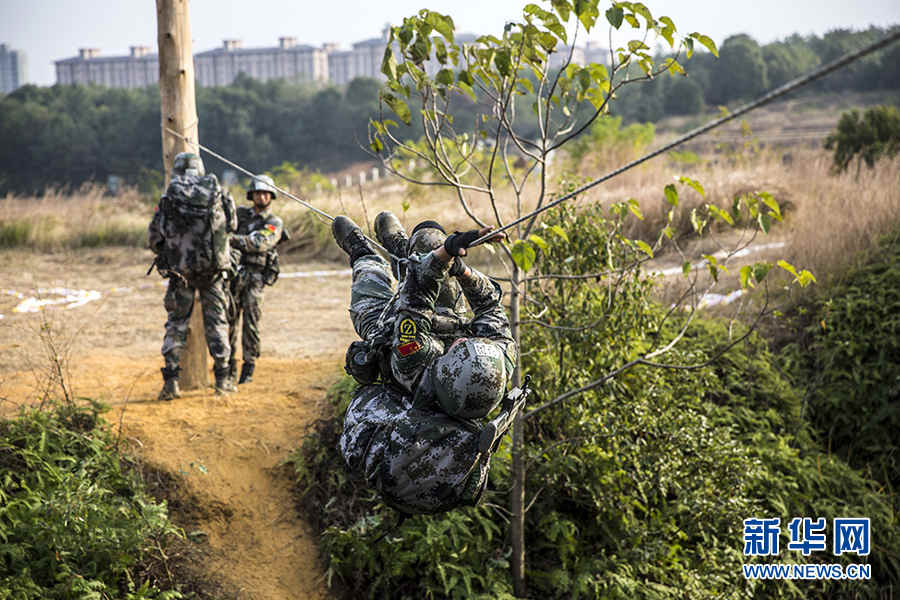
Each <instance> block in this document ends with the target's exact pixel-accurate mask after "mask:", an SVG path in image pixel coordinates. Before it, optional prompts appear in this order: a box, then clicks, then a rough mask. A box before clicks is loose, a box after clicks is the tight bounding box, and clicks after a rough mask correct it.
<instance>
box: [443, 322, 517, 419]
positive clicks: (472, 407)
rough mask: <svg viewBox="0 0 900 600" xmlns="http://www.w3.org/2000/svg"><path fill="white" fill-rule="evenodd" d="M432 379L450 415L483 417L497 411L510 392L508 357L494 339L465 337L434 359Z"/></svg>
mask: <svg viewBox="0 0 900 600" xmlns="http://www.w3.org/2000/svg"><path fill="white" fill-rule="evenodd" d="M431 368H432V381H433V382H434V390H435V395H436V396H437V400H438V403H439V404H440V405H441V408H443V409H444V412H446V413H447V414H449V415H452V416H455V417H461V418H463V419H475V418H478V417H483V416H485V415H487V414H488V413H489V412H491V411H492V410H494V408H495V407H496V406H497V404H499V403H500V400H502V399H503V393H504V392H505V391H506V380H507V373H506V359H505V356H504V354H503V350H502V349H501V348H500V346H498V345H497V344H493V343H491V341H490V340H487V339H481V338H463V339H461V340H457V341H456V342H455V343H454V344H453V345H452V346H451V347H450V349H449V350H448V351H447V353H446V354H444V355H443V356H441V357H440V358H439V359H437V360H436V361H434V363H433V365H432V367H431Z"/></svg>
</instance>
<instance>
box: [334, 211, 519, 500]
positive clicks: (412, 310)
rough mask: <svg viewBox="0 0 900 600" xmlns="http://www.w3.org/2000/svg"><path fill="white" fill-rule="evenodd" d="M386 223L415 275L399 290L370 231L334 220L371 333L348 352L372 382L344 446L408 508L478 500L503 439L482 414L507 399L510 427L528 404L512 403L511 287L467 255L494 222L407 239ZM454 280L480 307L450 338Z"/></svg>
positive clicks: (385, 217)
mask: <svg viewBox="0 0 900 600" xmlns="http://www.w3.org/2000/svg"><path fill="white" fill-rule="evenodd" d="M423 226H424V227H423ZM375 230H376V235H377V237H378V239H379V242H380V243H381V244H382V245H384V246H385V247H386V248H387V249H388V251H389V252H390V253H391V254H392V255H394V256H395V257H397V258H400V259H401V261H400V263H402V264H398V265H396V266H395V269H394V270H395V272H400V271H405V275H404V276H403V279H402V281H401V283H400V291H399V292H398V294H397V295H396V296H395V295H394V294H393V291H392V284H391V268H390V266H389V264H388V263H387V261H385V260H384V259H382V258H381V257H380V256H378V255H376V254H375V252H374V251H373V249H372V247H371V246H370V245H369V243H368V241H367V240H366V238H365V237H364V236H363V234H362V231H361V230H360V228H359V227H358V226H357V225H355V224H354V223H353V222H352V221H351V220H350V219H348V218H346V217H343V216H339V217H337V218H336V219H335V220H334V223H333V224H332V234H333V235H334V238H335V240H336V241H337V243H338V245H339V246H340V247H341V248H342V249H343V250H344V251H345V252H346V253H347V254H348V255H349V257H350V265H351V267H352V268H353V283H352V287H351V299H350V316H351V319H352V320H353V325H354V328H355V329H356V331H357V333H358V334H359V335H360V337H361V338H363V341H361V342H354V343H353V344H352V345H351V346H350V349H349V351H348V354H347V370H348V372H350V373H351V374H352V375H353V376H354V377H355V378H356V379H357V381H359V382H360V383H362V384H363V386H362V387H360V388H359V389H358V390H357V391H356V393H355V395H354V397H353V400H352V401H351V402H350V405H349V407H348V409H347V414H346V418H345V421H344V431H343V433H342V435H341V439H340V447H341V452H342V454H343V455H344V459H345V460H346V462H347V464H348V466H349V467H350V469H351V470H353V471H355V472H358V473H361V474H363V475H364V476H365V477H366V480H367V482H368V484H369V485H370V486H371V487H372V488H374V489H376V490H378V492H379V493H380V494H381V497H382V498H383V499H384V501H385V502H386V503H387V504H389V505H390V506H392V507H394V508H395V509H397V510H399V511H401V512H403V513H405V514H418V513H435V512H442V511H445V510H450V509H452V508H455V507H457V506H461V505H471V504H475V503H477V502H478V500H479V499H480V497H481V495H482V493H483V491H484V489H485V487H486V485H487V474H488V471H489V469H490V464H489V461H490V456H491V454H492V452H493V451H494V450H496V445H495V444H494V442H495V441H496V440H497V439H498V437H497V435H495V434H496V432H497V429H496V428H493V429H490V430H489V428H488V427H485V425H484V424H479V422H478V421H476V420H477V419H481V418H483V417H486V416H487V415H488V413H490V412H491V411H492V410H494V408H495V407H497V406H498V405H500V404H501V402H503V404H504V411H505V413H507V414H506V415H505V418H504V421H503V425H502V426H501V428H500V429H501V430H502V431H501V432H500V435H502V433H505V431H506V428H507V427H508V424H507V423H511V418H512V416H514V414H515V412H516V411H517V410H519V409H520V408H521V404H518V405H513V404H512V403H509V405H508V406H507V401H506V400H504V392H505V391H506V386H507V383H508V382H509V379H510V377H511V375H512V372H513V368H514V365H515V362H516V353H517V349H516V344H515V341H514V340H513V338H512V335H511V332H510V327H509V320H508V317H507V316H506V311H505V310H504V308H503V306H502V305H501V303H500V299H501V295H502V294H501V290H500V286H499V285H498V284H496V283H495V282H493V281H491V280H490V279H489V278H488V277H487V276H485V275H483V274H482V273H480V272H478V271H477V270H475V269H472V268H470V267H468V266H467V265H466V264H465V263H463V261H462V259H461V258H460V257H461V256H462V255H464V254H465V253H466V250H465V248H466V246H467V245H468V244H469V243H471V242H472V241H474V240H475V239H477V238H478V237H480V236H482V235H484V234H486V233H487V232H488V231H489V229H482V230H473V231H467V232H464V233H459V232H456V233H454V234H452V235H450V236H445V235H444V233H443V230H442V229H441V228H440V225H438V224H437V223H435V222H433V221H430V222H426V223H422V224H420V225H419V226H417V228H416V229H414V230H413V235H412V237H411V238H409V239H408V240H407V238H406V236H405V232H403V231H402V228H401V227H400V224H399V221H397V220H396V217H393V215H390V214H389V213H382V214H380V215H379V216H378V218H376V224H375ZM422 236H425V237H427V238H433V239H432V241H431V242H430V243H429V244H428V245H430V246H431V248H432V249H430V250H427V251H425V252H421V253H419V252H416V251H415V248H416V247H417V245H418V244H417V241H418V240H419V238H421V237H422ZM501 237H502V236H498V237H497V238H496V239H495V240H492V241H499V239H501ZM407 246H408V247H409V249H410V250H411V253H410V255H409V256H408V257H406V253H405V252H404V250H405V249H406V248H407ZM400 267H402V268H400ZM450 278H455V280H456V282H457V283H458V284H459V287H460V288H461V290H462V293H463V294H464V295H465V298H466V300H467V301H468V303H469V306H470V308H471V310H472V312H473V313H474V318H473V319H472V321H471V322H469V323H467V324H466V325H465V327H464V329H463V331H461V332H459V333H457V334H455V335H453V336H451V337H453V338H454V339H452V340H451V339H448V338H446V337H445V336H442V335H440V334H439V332H438V329H439V327H438V326H437V325H438V320H437V319H436V317H437V315H438V313H437V311H436V305H437V304H436V303H437V301H438V298H439V296H440V294H441V290H442V289H443V288H444V287H445V286H444V283H445V282H447V281H448V279H450ZM491 423H493V421H492V422H491ZM489 425H490V424H489ZM485 433H488V434H489V435H487V437H485V435H484V434H485ZM485 440H486V441H487V442H488V443H487V444H485V443H484V442H485Z"/></svg>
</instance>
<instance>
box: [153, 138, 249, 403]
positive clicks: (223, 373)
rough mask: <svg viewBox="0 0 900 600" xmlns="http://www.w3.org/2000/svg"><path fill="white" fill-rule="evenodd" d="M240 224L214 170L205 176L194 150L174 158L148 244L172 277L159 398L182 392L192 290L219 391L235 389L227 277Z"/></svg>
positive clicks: (164, 272)
mask: <svg viewBox="0 0 900 600" xmlns="http://www.w3.org/2000/svg"><path fill="white" fill-rule="evenodd" d="M235 229H237V219H236V216H235V208H234V200H233V199H232V198H231V196H230V195H228V193H226V192H225V191H224V190H223V189H222V187H221V186H220V185H219V181H218V179H217V178H216V176H215V175H212V174H210V175H206V170H205V168H204V166H203V161H202V160H201V159H200V157H199V156H198V155H196V154H193V153H190V152H182V153H180V154H178V155H177V156H176V157H175V160H174V161H173V163H172V180H171V181H170V183H169V186H168V187H167V188H166V192H165V194H163V196H162V198H160V200H159V206H157V208H156V212H155V213H154V215H153V220H152V221H151V222H150V226H149V228H148V241H149V245H150V249H151V250H152V251H153V253H154V254H155V255H156V259H155V261H154V264H156V266H157V269H158V270H159V273H160V274H161V275H162V276H163V277H166V278H168V279H169V286H168V289H167V290H166V295H165V299H164V302H163V304H164V306H165V308H166V312H167V313H168V319H167V320H166V334H165V337H164V338H163V345H162V355H163V357H164V358H165V364H166V366H165V367H163V369H162V375H163V388H162V390H161V391H160V392H159V399H160V400H172V399H173V398H178V397H180V396H181V393H180V390H179V387H178V376H179V372H180V370H181V366H180V363H181V353H182V351H183V349H184V345H185V342H186V340H187V330H188V321H189V320H190V317H191V313H192V312H193V308H194V292H195V290H196V291H197V292H199V294H200V304H201V306H202V310H203V329H204V333H205V335H206V344H207V346H208V347H209V353H210V354H211V355H212V357H213V361H214V363H213V365H214V366H213V370H214V372H215V376H216V394H227V393H230V392H234V391H236V390H237V388H235V386H234V382H233V381H231V380H230V379H229V376H228V358H229V356H230V354H231V346H230V344H229V341H228V314H229V313H230V311H231V305H232V300H231V294H230V292H229V290H228V282H227V278H228V277H229V275H230V274H231V273H232V271H233V267H232V263H231V251H230V245H229V239H228V238H229V236H230V234H231V232H233V231H235Z"/></svg>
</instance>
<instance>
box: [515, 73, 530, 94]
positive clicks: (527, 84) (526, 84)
mask: <svg viewBox="0 0 900 600" xmlns="http://www.w3.org/2000/svg"><path fill="white" fill-rule="evenodd" d="M518 83H519V85H521V86H522V87H523V88H525V90H526V91H527V92H528V93H529V94H533V93H534V84H532V83H531V80H530V79H529V78H527V77H520V78H519V82H518Z"/></svg>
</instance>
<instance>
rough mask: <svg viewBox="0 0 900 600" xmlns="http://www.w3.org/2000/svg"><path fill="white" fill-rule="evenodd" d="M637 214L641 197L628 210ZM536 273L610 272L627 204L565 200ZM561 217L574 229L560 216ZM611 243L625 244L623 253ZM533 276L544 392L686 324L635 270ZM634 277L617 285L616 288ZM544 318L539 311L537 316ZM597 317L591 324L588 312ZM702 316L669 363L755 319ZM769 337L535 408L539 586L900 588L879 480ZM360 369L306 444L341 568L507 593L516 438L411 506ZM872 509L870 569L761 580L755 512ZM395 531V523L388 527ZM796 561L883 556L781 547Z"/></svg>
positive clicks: (364, 578) (526, 349)
mask: <svg viewBox="0 0 900 600" xmlns="http://www.w3.org/2000/svg"><path fill="white" fill-rule="evenodd" d="M626 212H627V211H626ZM545 223H546V225H547V229H549V230H550V233H547V234H546V235H545V238H546V239H545V240H544V241H545V243H544V244H540V245H538V248H539V249H538V251H537V256H536V262H535V268H534V270H532V271H531V273H539V272H548V271H550V272H554V273H560V272H561V273H563V274H564V273H566V272H571V273H583V272H602V266H603V265H604V264H607V263H608V262H609V261H610V260H612V261H613V262H615V263H616V264H621V263H622V262H623V261H625V262H627V259H628V253H630V252H635V251H634V249H632V248H629V247H628V246H627V245H626V244H621V243H618V242H616V236H617V231H618V229H619V226H620V223H621V220H620V218H619V217H616V216H615V215H611V216H609V217H604V216H603V214H602V213H601V212H600V211H599V209H588V210H586V211H585V212H583V213H576V212H574V211H566V210H558V211H556V212H555V213H553V216H550V217H549V218H548V220H547V221H546V222H545ZM556 226H559V227H560V228H561V229H562V230H563V231H564V232H566V234H567V236H566V238H565V239H564V238H563V236H560V235H558V234H554V233H552V232H554V231H555V229H554V228H555V227H556ZM610 253H619V255H616V256H612V255H610ZM599 279H600V280H601V281H600V282H593V283H586V282H585V281H584V280H578V281H573V280H554V281H552V282H551V283H548V284H546V285H542V286H540V288H538V286H537V285H535V286H533V287H532V289H531V291H530V294H532V295H533V296H534V297H535V298H536V299H537V300H538V301H539V303H540V304H541V306H544V307H547V308H546V310H544V311H543V312H542V314H541V315H540V319H541V320H542V321H543V322H544V323H545V324H549V325H552V328H548V327H535V326H534V324H533V323H532V324H530V325H529V326H527V327H526V328H525V329H524V333H523V338H522V339H523V341H522V350H523V352H522V356H523V368H524V371H525V372H526V373H528V374H530V375H531V376H532V377H533V378H534V387H535V389H536V394H535V396H536V397H534V400H533V401H532V403H531V404H532V406H531V408H535V407H537V406H540V405H541V404H542V403H543V402H546V401H548V400H551V399H553V398H555V397H556V396H557V395H558V394H560V393H562V392H564V391H567V390H569V389H572V388H574V387H578V386H579V385H583V384H585V383H586V382H588V381H591V380H593V379H595V378H596V377H597V376H598V375H600V374H603V373H605V372H608V371H609V370H611V369H612V368H615V367H616V366H618V365H621V364H622V363H623V362H625V361H627V360H628V359H629V358H632V357H634V356H637V355H640V354H642V353H643V352H646V350H647V349H648V348H650V347H653V346H654V345H658V344H661V343H663V342H665V341H666V340H668V339H670V338H671V336H672V335H673V330H674V325H673V324H672V323H671V322H670V319H667V318H666V315H667V313H666V311H664V310H663V309H662V308H661V307H659V306H658V305H656V304H655V303H653V302H652V301H651V300H650V292H651V285H650V283H649V282H647V281H646V280H645V279H643V278H640V277H636V278H634V279H632V280H629V281H620V282H618V284H617V285H616V286H614V284H613V281H614V278H607V276H602V275H601V276H599ZM614 289H615V294H612V291H613V290H614ZM532 320H537V318H534V319H532ZM586 322H588V323H591V324H592V326H591V327H587V328H585V327H578V326H577V325H584V324H585V323H586ZM742 333H743V331H742V330H741V327H740V326H732V327H729V326H728V324H723V323H719V322H717V321H711V320H704V319H699V320H696V322H695V323H694V324H693V325H692V326H691V327H690V328H689V329H688V330H687V334H686V339H684V340H682V342H681V343H680V344H679V345H678V346H676V348H675V350H673V351H671V352H670V353H668V354H666V355H665V360H666V362H667V363H672V364H685V365H691V364H697V365H699V364H702V363H705V362H706V361H707V360H708V358H710V357H712V356H715V355H716V354H717V353H718V351H719V349H721V348H722V347H724V346H725V345H726V344H728V343H729V342H730V340H732V339H733V336H738V335H742ZM779 366H780V362H779V359H778V358H776V357H775V356H774V355H773V354H771V353H770V352H769V350H768V347H767V344H766V343H765V342H764V341H763V340H761V339H760V338H758V337H756V336H750V337H749V338H748V339H747V340H746V341H745V342H743V343H742V344H740V345H738V346H736V347H735V348H733V349H732V350H731V351H730V352H729V353H728V354H726V355H725V356H724V357H723V358H722V359H720V360H718V361H716V362H715V363H713V364H711V365H708V366H704V367H702V368H697V369H693V370H685V369H660V368H648V367H638V368H633V369H631V370H629V371H626V372H625V373H624V374H622V375H620V376H619V377H617V378H615V379H613V380H611V381H610V382H609V383H607V384H605V385H604V386H601V387H598V388H595V389H593V390H591V391H589V392H587V393H585V394H583V395H582V396H580V397H578V398H576V399H573V400H571V401H569V402H568V403H567V404H559V405H555V406H552V407H550V408H547V409H546V410H543V411H541V412H539V413H537V414H536V415H535V416H534V417H533V418H530V419H529V420H528V421H526V436H525V439H526V461H527V469H526V470H527V473H528V478H527V488H526V503H528V504H530V508H529V510H528V512H527V514H526V525H525V532H526V549H527V556H526V565H527V579H528V582H529V591H530V594H531V596H532V597H545V598H566V599H571V598H645V599H648V600H649V599H669V598H671V599H673V600H674V599H676V598H677V599H681V598H701V599H702V598H759V599H762V598H783V599H787V598H791V599H801V598H811V597H818V598H873V599H875V598H883V597H885V595H886V594H887V595H889V594H890V593H891V590H892V589H896V588H897V586H898V584H900V564H898V560H897V556H898V555H900V533H898V528H897V527H896V516H895V513H894V511H893V508H892V506H891V501H890V498H889V497H888V496H887V495H886V494H885V493H884V492H883V490H882V488H881V486H880V485H879V484H876V483H874V482H873V481H872V480H870V479H868V478H866V477H864V476H863V475H862V474H860V473H859V472H857V471H854V470H853V469H852V468H850V467H848V466H847V464H846V463H844V462H843V461H842V460H841V459H840V458H838V457H836V456H834V455H831V454H829V453H826V452H824V451H823V450H822V448H821V447H820V446H819V445H818V444H817V443H816V442H815V440H814V436H813V435H812V434H811V432H810V427H809V424H808V420H807V419H808V417H809V415H807V414H806V412H805V404H804V399H803V397H802V395H801V393H800V392H798V390H797V389H796V388H795V387H793V386H792V385H791V383H790V382H789V380H788V379H786V378H785V376H784V375H783V374H782V373H781V372H780V370H779ZM352 389H353V386H352V381H348V380H344V381H342V382H341V383H340V384H339V387H337V388H335V390H334V392H333V394H332V403H333V405H334V406H335V413H334V416H333V417H332V418H330V419H326V420H324V421H322V422H320V423H319V424H318V426H317V427H316V428H315V430H314V432H313V433H311V435H310V436H309V437H307V439H306V440H305V442H304V444H303V447H302V448H301V449H300V450H299V451H298V452H297V453H296V454H295V455H294V456H293V458H292V461H293V463H294V465H295V468H296V469H297V474H298V482H299V486H300V489H301V490H303V493H302V494H301V497H300V500H299V505H300V506H301V507H305V508H306V510H307V511H308V513H309V514H311V515H312V516H313V518H314V519H315V521H316V523H317V525H318V528H319V530H320V531H321V532H322V533H321V535H322V551H323V554H324V557H325V562H326V564H327V569H328V576H329V581H330V582H332V583H334V584H335V585H336V587H338V588H340V589H342V590H343V591H344V592H345V593H346V595H347V597H358V596H360V595H363V594H366V595H368V597H370V598H444V597H451V598H473V597H474V598H479V597H484V598H496V597H508V595H509V593H510V590H511V582H510V576H509V573H508V569H507V568H506V561H507V556H508V554H507V552H508V545H507V543H506V542H505V540H504V531H505V529H506V518H505V510H504V509H503V508H502V506H503V505H504V501H505V498H506V494H507V492H508V489H509V484H510V482H509V479H510V457H509V454H508V446H507V445H504V446H501V450H500V452H499V453H498V454H497V455H496V456H495V457H494V459H493V462H492V471H491V479H490V485H489V489H488V493H487V495H486V500H485V502H484V503H483V504H482V505H481V506H478V507H475V508H471V509H466V510H457V511H453V512H451V513H448V514H445V515H441V516H429V517H424V516H420V517H415V518H412V519H410V520H408V521H406V522H404V523H403V524H402V525H401V526H399V527H396V528H395V523H396V520H397V517H396V516H395V515H392V514H391V511H389V510H388V509H386V508H385V507H384V506H383V505H381V504H380V503H378V501H377V499H376V497H375V495H374V494H373V493H372V492H371V491H369V490H367V489H366V488H365V483H364V482H362V481H353V480H351V479H350V478H349V476H348V475H347V472H346V470H345V468H344V466H343V461H342V459H341V457H340V455H339V453H338V451H337V440H338V437H339V435H340V431H341V423H342V419H343V412H344V410H345V408H346V406H347V403H348V402H349V400H350V396H351V394H352ZM775 516H777V517H781V519H782V523H785V524H786V523H787V522H788V521H789V520H790V519H792V518H794V517H804V516H809V517H813V518H818V517H824V518H826V519H829V522H830V519H831V518H833V517H841V516H867V517H869V518H870V519H871V523H872V531H873V538H874V539H876V540H877V542H876V546H877V549H876V550H873V552H872V555H871V556H870V557H868V558H869V562H871V564H872V565H873V568H872V573H873V580H872V581H868V582H861V581H853V582H814V581H806V582H796V583H795V582H748V581H747V580H745V579H744V577H743V575H742V571H741V565H742V563H744V562H753V561H751V560H748V559H747V558H746V557H744V556H743V554H742V552H743V537H742V531H743V530H742V520H743V519H747V518H751V517H775ZM386 532H387V535H386V537H385V538H384V539H379V536H381V535H382V534H384V533H386ZM778 562H792V563H805V562H827V563H832V562H845V563H846V562H866V559H864V558H857V557H855V556H854V557H852V559H851V558H848V557H847V556H846V555H845V556H843V557H834V556H832V555H831V554H830V553H829V554H824V553H820V554H813V555H811V556H809V557H803V556H802V554H800V553H798V552H787V551H785V552H782V553H781V556H779V557H778Z"/></svg>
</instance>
